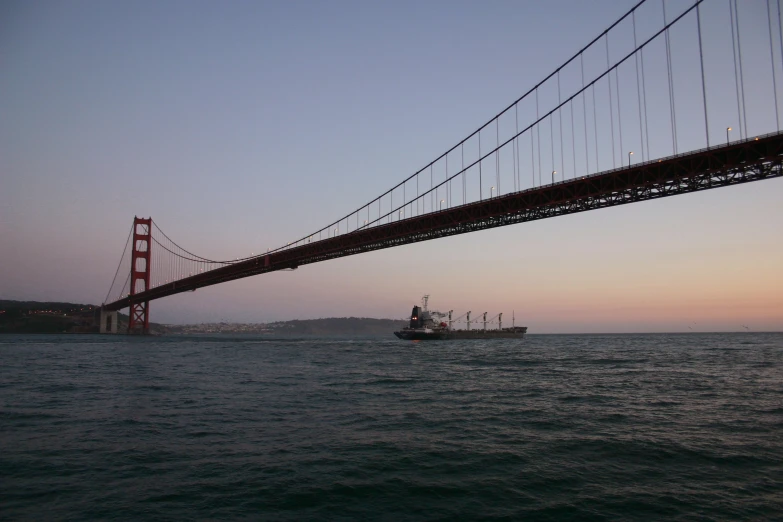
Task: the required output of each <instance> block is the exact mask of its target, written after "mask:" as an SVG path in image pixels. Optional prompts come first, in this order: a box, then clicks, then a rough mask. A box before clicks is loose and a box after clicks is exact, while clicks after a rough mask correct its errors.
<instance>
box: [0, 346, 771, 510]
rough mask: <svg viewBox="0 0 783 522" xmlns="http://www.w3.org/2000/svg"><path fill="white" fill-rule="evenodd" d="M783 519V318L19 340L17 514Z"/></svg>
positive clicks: (3, 464) (14, 432) (9, 430)
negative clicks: (430, 333) (408, 332)
mask: <svg viewBox="0 0 783 522" xmlns="http://www.w3.org/2000/svg"><path fill="white" fill-rule="evenodd" d="M782 514H783V334H753V333H746V334H692V335H603V336H602V335H585V336H576V335H574V336H566V335H563V336H529V337H528V338H527V339H525V340H524V341H519V340H516V339H514V340H508V339H506V340H492V341H453V342H448V341H444V342H438V343H410V342H403V341H399V340H396V339H392V338H390V339H270V338H267V337H260V336H259V337H229V336H220V337H171V338H167V337H163V338H134V337H125V336H116V337H115V336H32V335H30V336H4V337H0V519H11V520H14V519H25V520H99V519H112V518H117V519H127V520H139V519H155V520H175V519H187V520H196V519H199V520H202V519H250V520H258V519H266V520H346V519H363V520H370V519H372V520H439V519H507V520H521V519H525V520H660V519H669V520H741V519H754V520H770V519H778V520H780V519H782V517H783V515H782Z"/></svg>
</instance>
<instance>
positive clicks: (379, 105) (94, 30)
mask: <svg viewBox="0 0 783 522" xmlns="http://www.w3.org/2000/svg"><path fill="white" fill-rule="evenodd" d="M635 3H636V2H635V1H627V0H622V1H620V0H595V1H591V2H583V1H578V0H553V1H547V2H532V1H500V0H497V1H491V2H462V1H459V2H437V1H433V2H413V1H411V2H408V1H403V2H361V1H335V2H305V1H292V2H271V1H270V2H239V1H236V2H206V1H203V2H200V1H184V0H183V1H176V0H171V1H167V2H148V1H141V2H117V1H97V0H96V1H64V2H25V1H9V2H3V4H2V5H1V6H0V56H2V62H1V63H2V66H0V267H2V270H0V299H21V300H39V301H43V300H48V301H70V302H78V303H93V304H100V302H101V301H102V300H103V298H104V296H105V294H106V291H107V290H108V287H109V285H110V283H111V280H112V277H113V276H114V271H115V269H116V268H117V261H118V259H119V256H120V254H121V252H122V248H123V246H124V244H125V240H126V237H127V233H128V230H129V227H130V225H131V222H132V220H133V217H134V216H135V215H137V216H144V217H147V216H152V218H153V219H154V220H155V222H156V223H158V224H159V225H160V226H161V228H163V230H165V231H166V233H167V234H168V235H170V236H171V237H172V238H174V239H175V240H176V241H177V242H178V243H179V244H181V245H182V246H184V247H185V248H187V249H189V250H191V251H193V252H196V253H198V254H199V255H202V256H205V257H209V258H220V259H226V258H233V257H236V256H240V257H241V256H247V255H250V253H251V252H256V253H257V252H259V251H263V250H266V248H268V247H276V246H280V245H282V244H285V243H286V242H288V241H292V240H295V239H299V238H300V237H303V236H305V235H307V234H309V233H311V232H313V231H315V230H317V229H318V228H319V227H321V226H324V225H327V224H328V223H330V222H331V221H333V220H334V219H336V218H339V217H341V216H343V215H345V214H347V213H348V212H350V211H352V210H354V209H355V208H357V207H359V206H360V205H361V204H363V203H365V202H367V201H369V200H371V199H373V198H374V197H375V196H377V195H379V194H380V193H381V192H383V191H385V190H386V189H389V188H391V187H392V186H393V185H395V184H396V183H398V182H399V181H402V180H403V179H404V178H405V177H407V176H408V175H410V174H412V173H414V172H415V171H416V170H418V169H420V168H422V167H423V166H424V165H426V164H427V163H428V162H430V161H431V160H433V159H435V158H436V157H437V156H439V155H440V154H441V153H442V152H444V151H445V150H447V149H448V148H449V147H451V146H452V145H454V144H455V143H457V142H458V141H459V140H460V139H462V138H463V137H465V136H467V135H468V134H469V133H470V132H472V131H474V130H475V129H476V128H478V126H479V125H481V124H483V123H485V122H486V121H487V120H488V119H489V118H490V117H492V116H493V115H494V114H496V113H498V112H499V111H500V110H501V109H503V108H505V107H506V106H508V105H509V104H510V103H511V102H513V101H514V100H515V99H517V98H518V97H519V96H520V95H522V94H523V93H524V92H525V91H527V90H528V89H529V88H530V87H532V86H533V85H535V84H536V83H537V82H538V81H540V80H541V79H543V78H544V77H545V76H546V75H547V74H549V73H550V72H552V70H554V69H555V68H556V67H557V66H558V65H559V64H560V63H562V62H563V61H565V60H566V59H567V58H569V57H570V56H571V55H573V54H574V53H575V52H576V51H577V50H579V49H580V48H581V47H582V46H584V45H585V44H586V43H588V42H589V41H590V40H591V39H592V38H593V37H595V36H597V35H598V34H599V33H600V32H601V31H603V30H604V29H605V28H606V27H607V26H608V25H609V24H610V23H612V22H613V21H614V20H615V19H617V18H618V17H619V16H621V15H622V14H623V13H625V12H626V11H627V10H628V9H630V7H632V6H633V5H634V4H635ZM649 3H650V4H652V5H651V7H650V8H649V11H650V12H651V13H657V15H656V16H658V17H660V12H659V10H660V0H658V1H655V0H650V2H649ZM691 3H692V2H690V1H673V0H672V1H667V4H666V5H667V10H669V12H671V13H678V12H682V10H683V8H684V7H686V6H688V5H690V4H691ZM740 4H741V9H740V22H741V24H742V25H741V27H742V29H743V30H744V31H745V32H744V33H743V36H742V37H743V40H742V45H743V53H747V61H746V64H745V66H746V68H747V70H746V71H745V82H746V92H747V104H748V109H747V118H748V122H747V124H748V131H749V134H750V135H755V134H761V133H766V132H773V131H775V130H778V129H777V128H776V122H775V107H774V103H768V101H769V100H772V94H773V92H772V74H771V72H770V71H771V69H770V60H769V35H768V32H767V30H768V29H767V18H766V15H765V9H766V2H765V1H764V0H742V1H741V2H740ZM773 4H774V2H773ZM728 6H729V4H728V1H725V0H706V1H705V3H704V9H703V12H702V16H703V19H702V24H703V27H702V29H703V31H704V35H705V39H706V40H707V41H713V42H714V44H713V45H711V46H707V48H706V49H705V65H706V67H707V77H708V79H709V78H711V81H709V82H708V85H709V89H708V92H707V97H708V100H709V101H710V109H709V111H708V113H709V115H710V117H711V118H712V120H711V122H710V129H711V132H712V137H713V140H712V141H713V143H717V142H721V143H724V142H725V129H726V127H729V126H732V128H733V131H732V132H733V135H732V136H731V139H738V138H739V134H738V133H737V132H738V131H737V129H738V124H739V122H738V121H737V113H736V98H735V91H734V76H733V61H732V56H731V40H730V33H727V32H728V31H730V26H729V25H728V15H729V7H728ZM646 8H647V6H645V9H646ZM776 15H777V13H775V16H776ZM649 16H650V17H651V16H652V15H651V14H649ZM645 20H649V18H641V19H640V20H638V23H639V24H640V28H641V29H642V30H643V29H644V27H645V23H647V24H648V25H649V27H652V26H653V25H654V24H653V22H645ZM659 22H660V20H658V23H659ZM773 23H775V24H777V19H776V18H773ZM690 34H691V33H687V32H684V30H683V32H682V33H681V34H679V33H674V34H673V35H672V41H673V45H677V44H678V43H681V42H687V40H688V38H690V37H691V36H689V35H690ZM725 34H729V40H725V39H722V38H723V35H725ZM773 36H774V38H775V45H774V49H773V53H774V59H775V63H776V66H775V67H776V69H775V71H776V81H777V90H778V93H779V95H780V96H779V97H780V98H781V102H783V66H782V65H781V64H783V60H781V49H782V48H783V46H781V45H780V42H779V33H778V27H777V25H775V26H774V27H773ZM710 39H712V40H710ZM727 42H728V43H727ZM683 45H684V44H683ZM765 46H766V47H765ZM764 53H766V54H764ZM650 60H651V62H650V63H651V64H653V63H654V58H653V57H652V53H651V57H650ZM688 60H690V58H687V57H683V58H682V59H681V61H680V62H678V64H679V65H678V67H680V68H681V70H682V71H683V73H682V74H681V75H680V76H679V78H680V80H679V81H681V82H686V81H687V80H686V78H690V77H689V76H687V77H686V76H684V75H687V74H696V73H697V72H698V60H697V61H695V62H689V61H688ZM765 60H766V61H765ZM729 70H730V71H731V72H732V75H731V76H726V75H725V73H726V71H729ZM677 74H678V71H675V78H677V76H676V75H677ZM721 78H722V79H721ZM650 81H651V82H655V81H656V80H655V79H654V78H651V79H650ZM694 85H695V84H694ZM686 87H687V86H684V87H683V89H686ZM691 91H693V89H691ZM691 91H687V89H686V92H691ZM693 92H697V93H698V96H699V97H693V96H692V95H691V94H683V95H682V96H681V98H679V99H678V103H679V104H680V105H678V110H682V114H681V115H680V114H678V117H679V118H680V120H678V124H680V125H682V128H681V129H678V131H679V132H681V136H682V139H683V140H684V143H683V144H681V147H680V152H682V151H684V150H688V149H695V148H699V147H703V146H705V144H704V143H703V142H702V143H700V142H699V140H702V139H703V138H701V137H698V136H700V135H699V134H698V132H697V131H698V130H699V129H701V130H703V127H704V124H703V112H695V113H693V111H695V110H696V109H698V110H701V104H702V99H701V97H700V96H701V91H700V89H697V90H696V91H693ZM660 99H661V98H659V97H656V95H655V92H653V89H652V88H651V93H650V103H651V104H652V106H651V107H649V110H650V112H651V113H653V114H659V115H668V111H669V108H668V105H666V106H664V105H662V103H661V102H660ZM781 105H782V106H783V103H781ZM679 107H681V109H680V108H679ZM781 120H783V118H781ZM698 125H701V127H698ZM651 132H653V131H651ZM715 136H717V137H715ZM650 140H651V141H652V142H653V146H652V148H653V149H654V150H660V151H661V153H660V154H658V156H659V157H660V156H664V155H669V154H671V151H668V152H667V151H666V150H665V146H670V141H671V138H670V137H669V135H664V133H660V134H653V135H651V136H650ZM667 140H669V141H668V142H667ZM721 140H723V141H721ZM667 143H668V145H667ZM683 147H684V148H683ZM637 154H638V152H637ZM566 163H567V162H566ZM591 173H592V172H591ZM781 267H783V179H780V178H778V179H774V180H769V181H761V182H756V183H751V184H748V185H742V186H735V187H729V188H721V189H716V190H709V191H705V192H699V193H694V194H689V195H681V196H675V197H672V198H665V199H661V200H657V201H647V202H643V203H635V204H631V205H625V206H621V207H615V208H609V209H603V210H597V211H591V212H587V213H581V214H575V215H570V216H564V217H558V218H553V219H547V220H543V221H537V222H532V223H526V224H521V225H515V226H510V227H503V228H498V229H493V230H487V231H482V232H477V233H472V234H465V235H462V236H457V237H451V238H446V239H440V240H436V241H430V242H426V243H421V244H416V245H408V246H403V247H398V248H393V249H387V250H381V251H376V252H372V253H368V254H362V255H358V256H353V257H348V258H343V259H338V260H333V261H328V262H324V263H318V264H315V265H309V266H304V267H301V268H299V269H298V270H296V271H293V272H278V273H272V274H268V275H261V276H256V277H252V278H248V279H243V280H240V281H235V282H231V283H226V284H222V285H219V286H216V287H211V288H205V289H200V290H198V291H197V292H195V293H186V294H181V295H178V296H173V297H169V298H165V299H162V300H159V301H154V302H153V303H152V304H151V311H152V315H151V319H152V321H154V322H175V323H198V322H207V321H237V322H265V321H273V320H287V319H306V318H318V317H339V316H366V317H388V318H398V317H402V316H404V315H406V314H408V313H409V311H410V308H411V306H412V305H414V304H417V303H418V301H419V299H420V297H421V296H422V295H423V294H425V293H427V294H430V295H431V296H432V297H431V299H430V304H431V306H432V307H434V308H438V309H441V310H449V309H453V310H455V312H456V313H457V314H461V313H463V312H465V311H467V310H472V311H473V312H474V314H477V313H479V312H484V311H487V312H489V313H490V315H494V314H496V313H497V312H504V319H506V320H508V321H510V319H511V315H512V310H513V313H514V314H515V316H516V323H517V325H521V324H525V325H527V326H529V328H530V332H531V333H561V332H562V333H565V332H659V331H685V332H687V331H739V330H744V328H743V326H742V325H745V326H748V327H749V328H750V329H751V330H754V331H759V330H777V331H780V330H783V270H781ZM504 322H505V321H504Z"/></svg>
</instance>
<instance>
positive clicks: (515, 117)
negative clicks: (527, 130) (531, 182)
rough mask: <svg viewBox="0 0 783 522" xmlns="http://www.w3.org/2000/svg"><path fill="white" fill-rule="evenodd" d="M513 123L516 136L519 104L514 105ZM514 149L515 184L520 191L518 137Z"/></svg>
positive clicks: (515, 139) (517, 132)
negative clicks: (515, 151)
mask: <svg viewBox="0 0 783 522" xmlns="http://www.w3.org/2000/svg"><path fill="white" fill-rule="evenodd" d="M514 122H515V125H516V134H519V104H518V103H517V104H515V105H514ZM514 147H515V148H516V150H517V157H516V160H515V161H516V166H515V167H514V168H515V171H514V172H515V174H514V175H515V176H516V177H515V183H516V190H517V191H518V190H522V184H521V181H522V180H521V179H520V178H521V175H520V174H521V173H520V172H519V136H517V137H516V138H514Z"/></svg>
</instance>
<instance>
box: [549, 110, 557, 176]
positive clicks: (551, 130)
mask: <svg viewBox="0 0 783 522" xmlns="http://www.w3.org/2000/svg"><path fill="white" fill-rule="evenodd" d="M554 126H555V120H554V119H553V118H552V115H551V114H550V115H549V145H550V146H551V148H552V170H553V171H554V170H557V169H556V168H555V131H554V128H553V127H554ZM552 183H554V177H553V178H552Z"/></svg>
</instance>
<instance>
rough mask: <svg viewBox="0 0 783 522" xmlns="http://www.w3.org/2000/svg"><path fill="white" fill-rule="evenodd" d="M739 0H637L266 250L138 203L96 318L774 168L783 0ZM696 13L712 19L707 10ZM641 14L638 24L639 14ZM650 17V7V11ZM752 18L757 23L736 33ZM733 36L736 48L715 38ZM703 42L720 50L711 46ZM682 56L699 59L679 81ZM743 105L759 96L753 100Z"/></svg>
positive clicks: (106, 323)
mask: <svg viewBox="0 0 783 522" xmlns="http://www.w3.org/2000/svg"><path fill="white" fill-rule="evenodd" d="M747 5H748V4H746V3H738V2H737V0H697V1H695V2H693V3H692V4H690V5H688V6H687V7H686V8H685V9H684V10H683V11H682V12H680V13H677V14H676V15H674V16H667V15H668V13H667V12H666V2H665V0H661V2H657V1H656V0H642V1H640V2H638V3H637V4H636V5H635V6H633V7H632V8H631V9H630V10H629V11H628V12H626V13H625V14H624V15H623V16H621V17H620V18H619V19H618V20H616V21H615V22H614V23H613V24H611V25H610V26H609V27H608V28H607V29H605V30H604V31H603V32H602V33H601V34H599V35H598V36H597V37H596V38H594V39H593V40H592V41H591V42H590V43H588V44H587V45H586V46H584V47H583V48H582V49H580V50H579V51H578V52H576V53H575V54H574V55H573V56H572V57H571V58H569V59H568V60H566V61H565V62H564V63H563V64H561V65H560V66H559V67H557V68H556V69H555V70H554V71H553V72H552V73H551V74H549V75H548V76H547V77H546V78H544V79H543V80H541V81H540V82H538V83H537V84H536V85H535V86H533V87H532V88H531V89H529V90H528V91H527V92H525V93H524V94H523V95H522V96H521V97H519V98H518V99H517V100H516V101H514V102H513V103H512V104H510V105H509V106H507V107H506V108H505V109H503V110H502V111H501V112H500V113H498V114H497V115H495V116H494V117H493V118H491V119H490V120H489V121H487V122H486V123H485V124H484V125H482V126H481V127H479V128H478V129H477V130H475V131H474V132H472V133H471V134H469V135H468V136H467V137H465V138H464V139H462V140H461V141H459V142H458V143H457V144H456V145H454V146H453V147H451V148H450V149H449V150H447V151H446V152H444V153H443V154H441V155H439V156H438V157H437V158H436V159H434V160H433V161H432V162H430V163H429V164H427V165H426V166H425V167H423V168H422V169H420V170H418V171H417V172H415V173H414V174H412V175H410V176H408V177H407V178H405V179H404V180H403V181H401V182H399V183H398V184H396V185H394V186H393V187H392V188H391V189H389V190H387V191H386V192H384V193H383V194H381V195H379V196H377V197H376V198H374V199H373V200H371V201H370V202H368V203H366V204H364V205H362V206H361V207H359V208H357V209H356V210H354V211H353V212H350V213H349V214H347V215H345V216H343V217H342V218H340V219H337V220H335V221H334V222H332V223H330V224H329V225H327V226H325V227H323V228H321V229H319V230H316V231H315V232H312V233H310V234H308V235H305V236H302V237H300V238H299V239H297V240H295V241H292V242H289V243H287V244H286V245H283V246H280V247H278V248H275V249H269V250H268V251H267V252H259V253H258V254H255V253H253V255H251V256H250V257H242V258H234V259H224V260H214V259H208V258H205V257H202V256H199V255H197V254H194V253H193V252H191V251H189V250H186V249H185V248H183V247H181V246H180V245H178V244H177V243H176V242H175V241H174V240H172V239H171V238H170V237H169V236H168V235H166V234H165V233H164V232H163V230H161V228H159V226H158V224H157V223H155V222H154V221H153V220H152V218H139V217H135V218H134V220H133V225H132V227H131V230H130V232H129V234H128V239H127V240H126V244H125V248H124V250H123V254H122V256H121V259H120V263H119V265H118V267H117V270H116V273H115V277H114V279H113V281H112V284H111V287H110V288H109V291H108V293H107V294H106V298H105V299H104V304H103V307H102V312H101V331H103V332H116V330H117V311H118V310H121V309H124V308H129V310H130V313H129V322H128V331H129V332H131V333H146V332H147V331H148V330H149V318H150V309H149V303H150V301H153V300H155V299H160V298H162V297H166V296H170V295H174V294H178V293H181V292H188V291H194V290H196V289H198V288H202V287H206V286H210V285H215V284H219V283H224V282H227V281H233V280H236V279H241V278H244V277H250V276H254V275H258V274H264V273H267V272H273V271H278V270H290V269H295V268H297V267H299V266H302V265H306V264H310V263H317V262H320V261H326V260H329V259H335V258H339V257H344V256H349V255H354V254H360V253H363V252H369V251H373V250H379V249H383V248H390V247H395V246H400V245H405V244H410V243H416V242H420V241H427V240H431V239H437V238H441V237H446V236H452V235H456V234H465V233H468V232H475V231H478V230H484V229H488V228H495V227H500V226H506V225H512V224H517V223H523V222H527V221H533V220H538V219H545V218H549V217H555V216H560V215H565V214H572V213H576V212H584V211H588V210H594V209H599V208H604V207H610V206H614V205H622V204H627V203H634V202H638V201H646V200H650V199H656V198H662V197H667V196H673V195H677V194H684V193H688V192H694V191H700V190H707V189H713V188H718V187H726V186H731V185H736V184H740V183H747V182H751V181H760V180H764V179H770V178H775V177H780V176H781V175H782V174H783V134H782V133H781V132H780V115H779V110H778V100H777V76H778V74H783V22H782V20H781V8H780V0H777V2H776V4H775V5H772V4H771V2H770V0H766V4H765V7H766V16H765V17H764V20H763V21H764V22H765V24H764V27H760V24H759V20H760V18H759V17H758V16H757V15H758V13H753V15H755V16H754V17H753V18H750V23H749V22H745V23H744V24H743V23H742V22H741V19H742V20H744V19H745V18H748V17H747V16H746V15H747V14H748V13H746V12H745V10H746V9H747V7H746V6H747ZM741 6H742V7H741ZM705 15H708V16H709V19H711V20H713V23H714V25H718V26H720V27H719V30H717V31H716V30H715V29H716V27H711V26H709V25H708V24H706V22H705V19H706V18H707V17H708V16H705ZM642 16H643V17H644V20H645V21H646V22H647V23H646V24H645V26H647V27H648V29H647V30H646V32H645V31H643V30H642V29H641V28H640V27H639V25H641V24H639V23H638V21H639V20H642ZM651 17H653V18H655V17H657V18H659V20H658V21H657V22H654V23H652V24H650V23H649V20H650V18H651ZM721 20H722V21H724V22H728V24H729V26H730V30H726V29H725V26H723V25H721ZM650 25H652V26H653V27H654V29H652V30H650V29H649V26H650ZM749 29H752V30H753V32H754V36H756V37H758V34H759V32H761V31H763V32H765V33H766V35H765V36H766V38H764V39H760V38H754V39H748V38H747V36H746V37H743V35H746V34H747V32H748V30H749ZM675 31H678V33H677V34H678V36H680V39H679V43H678V44H677V45H676V46H675V45H674V41H673V38H672V35H673V34H674V32H675ZM683 35H687V36H689V38H682V36H683ZM761 40H764V42H763V45H760V43H759V42H761ZM727 44H728V45H730V46H731V51H732V52H731V55H729V54H728V53H725V54H724V52H723V51H725V49H727ZM710 52H712V53H713V54H714V55H717V56H718V60H717V61H713V62H712V63H710V62H709V60H705V54H707V55H708V56H709V54H710ZM762 56H764V57H766V58H764V59H763V60H761V59H760V58H759V57H762ZM749 57H753V59H752V60H750V59H749ZM677 59H681V60H685V59H688V60H690V61H689V63H690V64H691V65H692V66H693V67H690V68H689V69H690V70H689V71H688V72H687V73H685V74H688V75H689V76H688V78H686V79H685V80H684V81H683V80H682V79H680V81H679V83H677V81H676V80H675V73H677V74H683V71H682V70H679V71H678V70H677V69H676V67H675V66H674V64H675V63H676V61H677ZM710 68H712V69H713V70H712V71H711V70H710ZM751 78H752V80H751ZM764 78H766V83H768V84H769V85H768V92H767V90H764V93H762V94H761V95H760V94H759V92H760V90H759V89H758V88H756V87H757V86H758V83H759V82H762V81H765V80H764ZM746 79H747V81H746ZM727 82H728V84H729V85H730V90H731V91H733V92H732V93H731V95H730V96H729V97H728V98H727V97H726V96H725V95H724V96H716V95H714V94H712V93H714V92H717V91H718V90H719V89H718V87H720V88H721V89H722V90H725V88H724V87H725V86H726V85H727ZM751 85H752V86H753V87H754V88H753V89H751ZM713 87H714V88H713ZM750 93H752V98H751V94H750ZM711 94H712V96H711ZM748 98H751V99H750V100H749V99H748ZM677 100H680V102H679V104H678V101H677ZM683 100H685V101H683ZM694 100H695V101H696V102H698V103H694ZM735 102H736V107H735ZM749 105H751V106H756V107H759V106H760V107H762V108H763V110H762V111H756V112H755V113H754V111H753V110H750V109H748V106H749ZM735 108H736V111H735ZM773 108H774V110H773ZM666 109H668V110H666ZM678 109H679V110H680V119H679V120H678ZM759 112H760V114H761V116H758V114H759ZM773 112H774V121H773V116H772V113H773ZM702 120H703V121H702ZM727 121H728V122H730V124H729V125H726V124H725V123H726V122H727ZM749 122H750V129H751V131H749V130H748V123H749ZM732 131H734V135H733V139H732V134H731V133H732ZM724 132H725V134H724ZM542 134H543V136H542ZM651 136H652V138H653V139H652V145H651ZM661 138H666V139H661ZM669 139H670V143H669ZM694 143H701V145H702V146H700V147H699V146H697V147H695V146H694ZM547 149H548V150H547ZM634 158H636V159H637V161H635V162H634V161H633V160H634ZM509 185H510V186H509Z"/></svg>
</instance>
